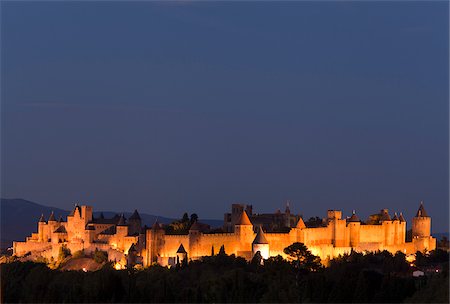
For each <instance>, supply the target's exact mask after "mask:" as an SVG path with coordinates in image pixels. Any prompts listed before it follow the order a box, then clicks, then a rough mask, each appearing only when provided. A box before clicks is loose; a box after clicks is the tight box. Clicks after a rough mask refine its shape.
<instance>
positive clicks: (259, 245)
mask: <svg viewBox="0 0 450 304" xmlns="http://www.w3.org/2000/svg"><path fill="white" fill-rule="evenodd" d="M258 251H259V253H260V254H261V257H262V258H263V259H268V258H269V256H270V255H269V242H268V241H267V239H266V236H265V235H264V231H263V229H262V227H261V226H259V230H258V233H257V234H256V237H255V239H254V240H253V242H252V256H254V255H255V254H256V253H257V252H258Z"/></svg>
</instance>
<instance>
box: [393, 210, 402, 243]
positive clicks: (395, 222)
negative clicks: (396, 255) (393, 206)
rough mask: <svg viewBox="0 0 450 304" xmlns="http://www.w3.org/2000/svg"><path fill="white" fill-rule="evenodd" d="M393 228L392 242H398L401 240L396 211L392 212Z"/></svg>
mask: <svg viewBox="0 0 450 304" xmlns="http://www.w3.org/2000/svg"><path fill="white" fill-rule="evenodd" d="M392 224H393V226H394V227H393V230H394V244H400V240H401V231H402V229H401V226H400V219H399V218H398V216H397V212H394V217H393V218H392Z"/></svg>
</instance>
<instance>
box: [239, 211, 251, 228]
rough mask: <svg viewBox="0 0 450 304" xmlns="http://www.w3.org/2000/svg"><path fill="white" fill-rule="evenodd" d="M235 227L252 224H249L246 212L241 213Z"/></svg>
mask: <svg viewBox="0 0 450 304" xmlns="http://www.w3.org/2000/svg"><path fill="white" fill-rule="evenodd" d="M236 225H252V222H250V219H249V218H248V215H247V212H245V211H242V214H241V217H240V218H239V221H238V222H237V223H236Z"/></svg>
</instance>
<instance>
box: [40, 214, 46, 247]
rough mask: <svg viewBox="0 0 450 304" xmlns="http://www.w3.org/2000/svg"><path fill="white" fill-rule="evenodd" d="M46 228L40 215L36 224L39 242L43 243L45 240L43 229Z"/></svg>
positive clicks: (43, 218) (42, 215) (42, 216)
mask: <svg viewBox="0 0 450 304" xmlns="http://www.w3.org/2000/svg"><path fill="white" fill-rule="evenodd" d="M46 226H47V222H46V221H45V217H44V214H43V213H42V214H41V217H40V218H39V222H38V235H39V242H44V240H45V228H46ZM45 241H46V240H45Z"/></svg>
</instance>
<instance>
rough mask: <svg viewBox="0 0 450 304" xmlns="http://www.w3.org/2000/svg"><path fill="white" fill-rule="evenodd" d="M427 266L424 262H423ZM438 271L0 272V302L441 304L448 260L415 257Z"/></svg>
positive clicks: (366, 259) (369, 257)
mask: <svg viewBox="0 0 450 304" xmlns="http://www.w3.org/2000/svg"><path fill="white" fill-rule="evenodd" d="M427 259H429V260H427ZM420 263H423V264H424V265H440V268H441V269H442V271H440V272H439V273H436V274H434V275H432V276H425V277H421V278H413V277H412V275H411V268H410V265H409V264H408V263H407V262H406V260H405V256H404V255H403V254H401V253H397V254H396V255H391V254H390V253H388V252H380V253H376V254H366V255H362V254H360V253H352V254H350V255H346V256H344V257H342V258H340V259H335V260H332V261H331V263H330V266H329V267H327V268H318V269H315V268H311V269H312V270H310V269H308V268H305V267H299V265H298V263H296V261H295V260H294V261H293V262H288V261H286V260H284V259H282V258H281V257H280V256H278V257H273V258H270V259H268V260H266V261H265V262H264V265H261V263H260V261H259V260H258V259H254V260H253V261H251V262H246V261H245V260H244V259H243V258H240V257H235V256H234V255H231V256H229V255H226V254H223V253H221V254H219V255H216V256H211V257H205V258H203V259H202V260H201V261H194V262H190V263H189V264H188V265H186V266H183V267H172V268H171V269H168V268H164V267H160V266H153V267H150V268H148V269H144V270H140V271H136V270H120V271H117V270H114V269H113V268H112V267H111V265H109V264H108V265H106V266H105V267H103V268H102V269H101V270H99V271H95V272H83V271H58V270H50V269H49V268H48V267H46V265H45V264H40V263H31V262H27V263H20V262H14V263H9V264H2V265H1V279H2V280H1V288H2V299H1V300H2V302H4V303H12V302H34V303H41V302H47V303H49V302H53V303H74V302H76V303H80V302H85V303H86V302H90V303H93V302H101V303H109V302H135V303H138V302H147V303H149V302H166V303H173V302H215V303H225V302H227V303H245V302H247V303H248V302H253V303H254V302H265V303H268V302H277V303H279V302H291V303H294V302H297V303H298V302H316V303H317V302H319V303H324V302H334V303H337V302H347V303H348V302H358V303H368V302H372V303H382V302H389V303H399V302H442V303H448V301H449V298H448V253H447V252H439V253H433V252H432V253H431V254H430V255H427V256H425V255H422V256H420Z"/></svg>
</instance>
